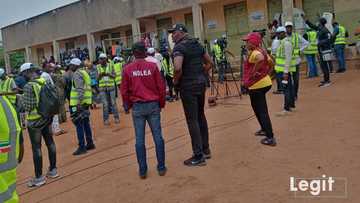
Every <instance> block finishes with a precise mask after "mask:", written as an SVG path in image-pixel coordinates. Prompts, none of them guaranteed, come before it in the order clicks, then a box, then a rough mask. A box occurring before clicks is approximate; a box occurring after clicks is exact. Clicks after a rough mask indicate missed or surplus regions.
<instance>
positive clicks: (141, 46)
mask: <svg viewBox="0 0 360 203" xmlns="http://www.w3.org/2000/svg"><path fill="white" fill-rule="evenodd" d="M132 50H133V51H137V52H146V48H145V43H144V42H136V43H135V44H133V46H132Z"/></svg>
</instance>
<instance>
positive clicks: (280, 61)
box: [275, 38, 296, 73]
mask: <svg viewBox="0 0 360 203" xmlns="http://www.w3.org/2000/svg"><path fill="white" fill-rule="evenodd" d="M285 40H289V39H288V38H285V39H283V40H281V41H280V46H279V47H278V49H277V51H276V60H275V63H276V65H275V71H276V72H277V73H283V72H284V69H285V61H286V60H285ZM293 52H294V51H293ZM293 56H294V54H293ZM289 72H296V58H294V57H292V59H291V64H290V67H289Z"/></svg>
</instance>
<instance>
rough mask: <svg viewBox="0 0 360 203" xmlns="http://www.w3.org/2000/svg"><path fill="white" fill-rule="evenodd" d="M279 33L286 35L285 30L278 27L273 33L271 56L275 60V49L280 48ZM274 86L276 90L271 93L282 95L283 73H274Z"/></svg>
mask: <svg viewBox="0 0 360 203" xmlns="http://www.w3.org/2000/svg"><path fill="white" fill-rule="evenodd" d="M280 33H286V28H285V27H278V28H277V29H276V31H275V38H274V40H273V41H272V44H271V55H272V56H273V57H274V58H276V52H277V49H278V48H279V46H280V41H281V40H280V38H279V35H280ZM275 73H276V84H277V90H275V91H274V92H273V93H274V94H283V93H284V88H283V86H282V83H281V81H282V77H283V74H284V73H283V72H278V71H276V72H275Z"/></svg>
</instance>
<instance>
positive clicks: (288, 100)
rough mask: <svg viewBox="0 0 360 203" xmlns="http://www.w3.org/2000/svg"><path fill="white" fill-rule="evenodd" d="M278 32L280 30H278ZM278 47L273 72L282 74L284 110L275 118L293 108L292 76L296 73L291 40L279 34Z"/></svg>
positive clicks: (284, 114) (284, 33)
mask: <svg viewBox="0 0 360 203" xmlns="http://www.w3.org/2000/svg"><path fill="white" fill-rule="evenodd" d="M279 30H280V28H279ZM279 39H280V40H281V41H280V46H279V47H278V48H277V51H276V61H275V63H276V65H275V71H276V72H278V73H279V72H280V73H284V74H283V78H282V83H283V87H284V100H285V101H284V110H283V111H281V112H279V113H278V114H277V116H286V115H288V114H289V113H290V112H291V108H295V98H294V97H295V96H294V81H293V76H292V75H293V74H294V73H295V72H296V61H295V58H294V57H293V46H292V43H291V40H292V38H291V37H289V36H286V32H285V31H282V32H279Z"/></svg>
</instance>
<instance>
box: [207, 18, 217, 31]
mask: <svg viewBox="0 0 360 203" xmlns="http://www.w3.org/2000/svg"><path fill="white" fill-rule="evenodd" d="M216 26H217V22H216V21H215V20H209V21H208V23H207V27H208V29H209V30H210V29H215V28H216Z"/></svg>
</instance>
